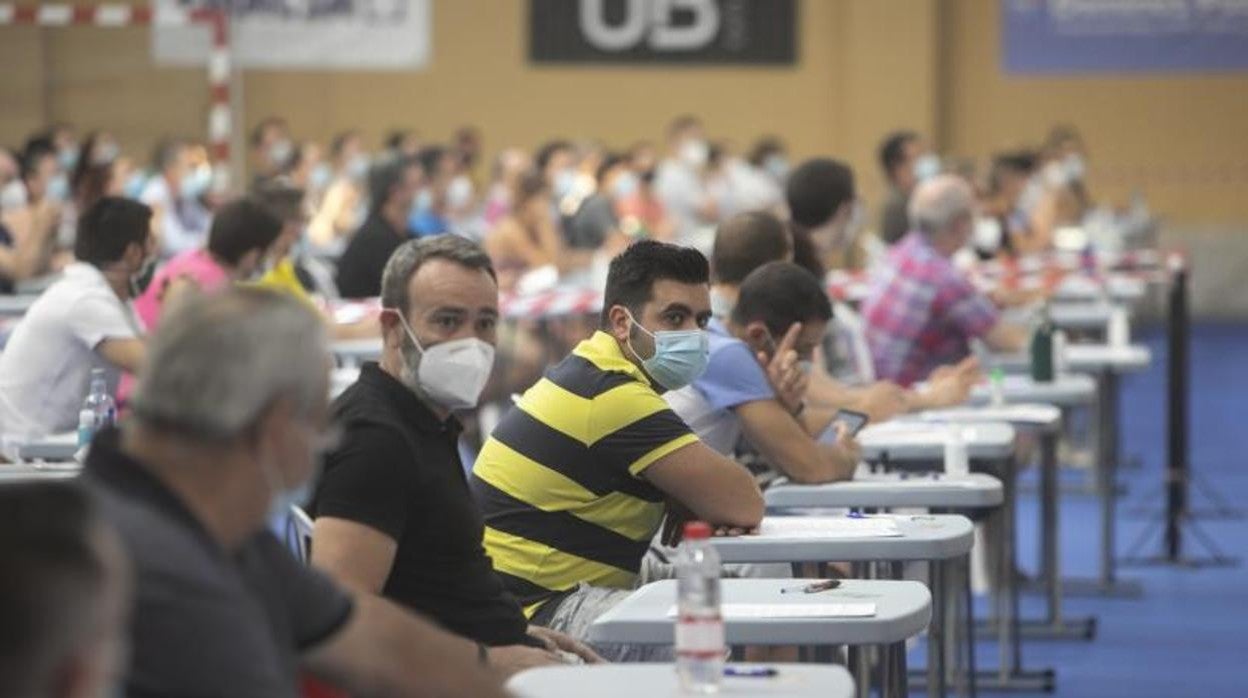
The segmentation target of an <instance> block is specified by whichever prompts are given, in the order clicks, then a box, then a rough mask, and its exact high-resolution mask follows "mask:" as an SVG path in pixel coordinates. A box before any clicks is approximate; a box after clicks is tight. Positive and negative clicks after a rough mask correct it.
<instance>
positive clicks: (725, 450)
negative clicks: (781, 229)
mask: <svg viewBox="0 0 1248 698" xmlns="http://www.w3.org/2000/svg"><path fill="white" fill-rule="evenodd" d="M831 319H832V304H831V302H830V301H829V300H828V296H827V294H826V293H825V292H824V290H823V288H821V287H820V285H819V282H818V281H816V280H815V278H814V277H813V276H811V275H810V274H809V273H808V272H807V271H806V270H805V269H803V268H801V267H799V266H797V265H796V264H792V263H790V262H771V263H769V264H766V265H764V266H762V267H760V268H758V269H756V270H754V271H753V272H751V273H750V275H749V276H748V277H746V279H745V282H744V283H742V284H741V288H740V293H739V296H738V300H737V303H736V306H735V307H734V308H733V310H732V315H731V316H730V317H729V318H728V319H727V320H726V321H720V320H712V321H711V323H710V324H709V325H708V327H707V330H708V334H710V360H709V362H708V363H707V366H706V371H705V372H704V373H703V374H702V375H701V376H700V377H699V378H697V379H696V380H695V381H694V382H693V384H692V385H689V386H686V387H684V388H681V389H680V390H674V391H669V392H668V393H667V394H666V395H665V396H664V397H665V398H666V399H667V402H668V404H670V405H671V406H672V409H673V410H675V411H676V414H677V415H679V416H680V418H681V419H683V420H685V422H686V423H687V424H688V425H689V426H690V428H692V429H693V430H694V432H696V433H697V435H698V438H700V439H701V440H702V442H703V443H705V444H706V445H708V446H710V447H711V448H713V449H715V450H716V451H718V452H720V453H722V454H724V455H727V456H730V455H732V454H733V452H734V451H735V450H736V447H737V443H738V441H739V440H740V439H741V438H742V437H744V438H745V441H746V442H747V443H748V444H749V445H750V446H752V447H753V448H754V450H756V451H757V452H758V453H759V455H761V456H762V457H763V459H764V460H765V461H766V462H767V463H768V464H770V465H771V466H772V467H774V468H775V469H777V470H779V471H780V472H782V473H784V474H785V475H787V476H788V477H789V479H791V480H793V481H795V482H803V483H821V482H835V481H837V480H846V479H849V478H850V477H853V473H854V468H855V467H856V466H857V465H858V458H859V455H860V449H859V447H858V444H857V442H855V441H854V440H853V439H852V437H850V436H849V435H848V434H847V433H844V432H840V433H838V434H837V442H836V443H831V444H826V443H821V442H820V440H819V436H820V435H821V434H822V433H823V432H824V431H825V430H826V429H827V428H828V426H829V425H830V424H831V423H832V419H833V417H834V416H835V415H836V410H835V409H833V408H828V407H813V406H812V407H808V406H807V405H806V401H805V387H806V383H807V380H808V371H809V366H810V362H811V360H812V357H813V356H814V353H815V350H816V348H817V347H818V346H819V343H820V341H821V340H822V338H823V335H824V332H825V331H826V330H827V326H828V321H829V320H831Z"/></svg>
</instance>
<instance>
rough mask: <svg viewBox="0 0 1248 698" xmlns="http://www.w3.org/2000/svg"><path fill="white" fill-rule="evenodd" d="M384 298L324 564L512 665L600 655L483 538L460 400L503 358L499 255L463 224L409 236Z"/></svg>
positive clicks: (323, 523)
mask: <svg viewBox="0 0 1248 698" xmlns="http://www.w3.org/2000/svg"><path fill="white" fill-rule="evenodd" d="M381 301H382V305H383V306H384V307H385V308H386V310H385V311H384V312H383V313H382V316H381V325H382V335H383V338H384V350H383V354H382V359H381V362H380V363H377V364H366V365H365V366H364V367H363V369H362V370H361V371H360V378H359V380H358V381H357V382H356V383H355V384H354V385H352V386H351V387H349V388H348V389H347V390H346V391H345V392H344V393H343V394H342V396H341V397H339V398H338V400H337V401H336V402H335V403H334V408H333V412H334V415H335V417H336V418H337V419H338V420H340V423H341V424H342V426H343V427H344V432H343V437H342V441H341V445H340V446H339V447H338V448H336V449H334V450H332V451H331V452H329V453H328V454H327V456H326V458H325V469H324V474H323V475H322V477H321V480H320V484H319V485H318V488H317V492H316V496H315V498H314V499H313V502H312V506H311V507H310V513H311V514H312V515H313V516H314V517H315V518H316V526H315V530H314V533H313V545H312V549H313V554H312V561H313V564H315V565H317V566H318V567H321V568H322V569H324V570H326V571H327V572H329V574H330V575H331V576H333V577H335V578H336V579H337V580H339V581H340V582H342V583H344V584H346V585H347V586H349V587H351V588H355V589H360V590H363V591H365V592H369V593H372V594H378V595H382V596H385V597H386V598H387V599H389V600H390V601H393V602H395V603H397V604H400V605H402V606H406V607H408V608H410V609H413V610H415V611H418V612H420V613H422V614H424V615H427V616H430V617H432V618H433V619H434V620H436V621H437V623H438V624H439V625H441V626H442V627H444V628H446V629H448V630H450V631H451V632H454V633H456V634H457V635H460V636H462V637H465V638H467V639H469V640H472V641H474V642H476V643H478V646H479V648H480V653H481V658H482V661H483V662H485V663H487V664H490V665H492V666H495V667H498V668H501V669H502V670H503V671H504V672H505V673H511V672H515V671H518V670H521V669H524V668H528V667H531V666H538V665H542V664H553V663H558V662H559V661H561V660H562V659H564V658H566V657H568V656H577V657H579V658H580V659H582V660H587V661H596V660H597V656H596V655H594V654H593V653H592V652H590V651H589V650H588V649H586V648H585V647H584V646H583V645H581V644H579V643H577V642H575V641H573V640H571V639H570V638H568V637H567V636H566V635H563V634H561V633H556V632H554V631H551V630H546V629H543V628H536V629H533V628H530V627H529V624H528V621H527V620H526V619H525V616H524V613H523V611H522V610H521V608H520V606H519V604H518V603H517V602H516V600H515V599H514V597H512V596H511V595H509V594H508V593H507V592H506V590H505V587H504V586H503V581H502V580H501V579H500V578H499V577H498V575H496V574H495V572H494V569H493V566H492V565H491V563H490V560H489V558H488V557H486V555H485V551H484V549H483V548H482V537H483V536H484V527H483V524H482V519H481V513H480V511H479V510H478V508H477V505H476V503H475V500H473V498H472V496H471V495H470V494H469V490H468V486H467V482H466V480H465V476H464V470H463V464H462V463H461V461H460V456H459V433H460V430H461V427H460V423H459V421H458V420H457V418H456V416H455V413H456V412H458V411H462V410H468V409H472V408H474V407H476V404H477V401H478V399H479V398H480V395H481V392H482V389H483V388H484V387H485V383H486V381H487V380H488V379H489V377H490V372H491V370H492V368H493V365H494V344H495V341H496V328H497V324H498V319H499V311H498V283H497V281H496V279H495V275H494V269H493V267H492V266H491V264H490V258H489V257H488V256H487V255H486V254H485V252H484V251H483V250H482V249H481V248H480V247H478V246H477V245H476V244H475V243H473V242H470V241H469V240H467V239H465V238H462V237H459V236H457V235H441V236H436V237H428V238H422V239H419V240H413V241H409V242H407V243H404V244H403V245H401V246H400V247H399V248H398V249H397V250H396V251H395V252H394V254H393V255H392V256H391V257H390V261H389V262H388V263H387V264H386V269H385V272H384V274H383V276H382V281H381ZM561 652H562V653H564V654H560V653H561Z"/></svg>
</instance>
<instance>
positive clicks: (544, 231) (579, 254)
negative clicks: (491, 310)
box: [485, 172, 594, 291]
mask: <svg viewBox="0 0 1248 698" xmlns="http://www.w3.org/2000/svg"><path fill="white" fill-rule="evenodd" d="M485 250H486V252H488V253H489V255H490V259H492V260H494V266H495V267H497V268H498V276H499V285H500V286H501V287H502V288H503V290H504V291H510V290H512V289H513V288H515V286H516V283H517V282H518V281H519V280H520V278H521V277H523V276H524V275H525V274H526V273H527V272H530V271H533V270H534V269H539V268H541V267H552V268H554V269H556V270H557V271H558V272H566V271H570V270H574V269H582V268H585V267H587V266H589V263H590V261H591V260H592V259H593V253H594V251H593V250H571V249H568V247H567V245H565V244H564V240H563V234H562V233H561V232H559V226H558V223H557V222H556V220H555V217H554V213H553V212H552V211H551V208H550V189H549V187H548V186H547V184H546V180H545V178H543V177H542V175H541V174H539V173H537V172H528V173H526V174H524V175H521V177H520V179H519V180H518V181H517V182H516V189H515V191H513V192H512V195H511V213H509V214H508V215H507V216H505V217H504V218H503V219H502V220H500V221H499V222H498V224H497V225H495V226H494V228H493V229H491V230H490V232H489V233H488V234H486V236H485Z"/></svg>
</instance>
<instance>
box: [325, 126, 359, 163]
mask: <svg viewBox="0 0 1248 698" xmlns="http://www.w3.org/2000/svg"><path fill="white" fill-rule="evenodd" d="M359 137H360V132H359V131H340V132H338V133H336V134H334V138H333V140H331V141H330V142H329V157H330V158H331V159H334V158H337V157H338V156H340V155H342V149H343V148H345V147H347V141H349V140H351V139H352V138H359Z"/></svg>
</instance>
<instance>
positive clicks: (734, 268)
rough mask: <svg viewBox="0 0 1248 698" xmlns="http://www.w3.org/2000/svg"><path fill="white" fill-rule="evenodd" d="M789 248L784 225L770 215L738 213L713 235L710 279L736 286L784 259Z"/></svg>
mask: <svg viewBox="0 0 1248 698" xmlns="http://www.w3.org/2000/svg"><path fill="white" fill-rule="evenodd" d="M792 245H793V243H792V241H791V240H790V239H789V232H788V231H787V230H785V229H784V223H782V222H781V221H780V219H779V218H777V217H775V216H774V215H772V214H770V213H768V212H766V211H749V212H746V213H738V214H737V215H735V216H733V217H732V218H729V219H728V220H726V221H724V222H723V223H720V224H719V229H718V230H716V231H715V245H714V246H713V247H712V248H711V275H712V278H714V280H715V281H716V282H717V283H721V284H739V283H741V282H742V281H744V280H745V277H747V276H749V274H750V272H752V271H754V270H755V269H757V268H758V267H759V266H761V265H763V264H766V263H767V262H775V261H778V260H782V259H784V258H785V256H786V255H787V254H788V253H789V249H790V248H791V247H792Z"/></svg>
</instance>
